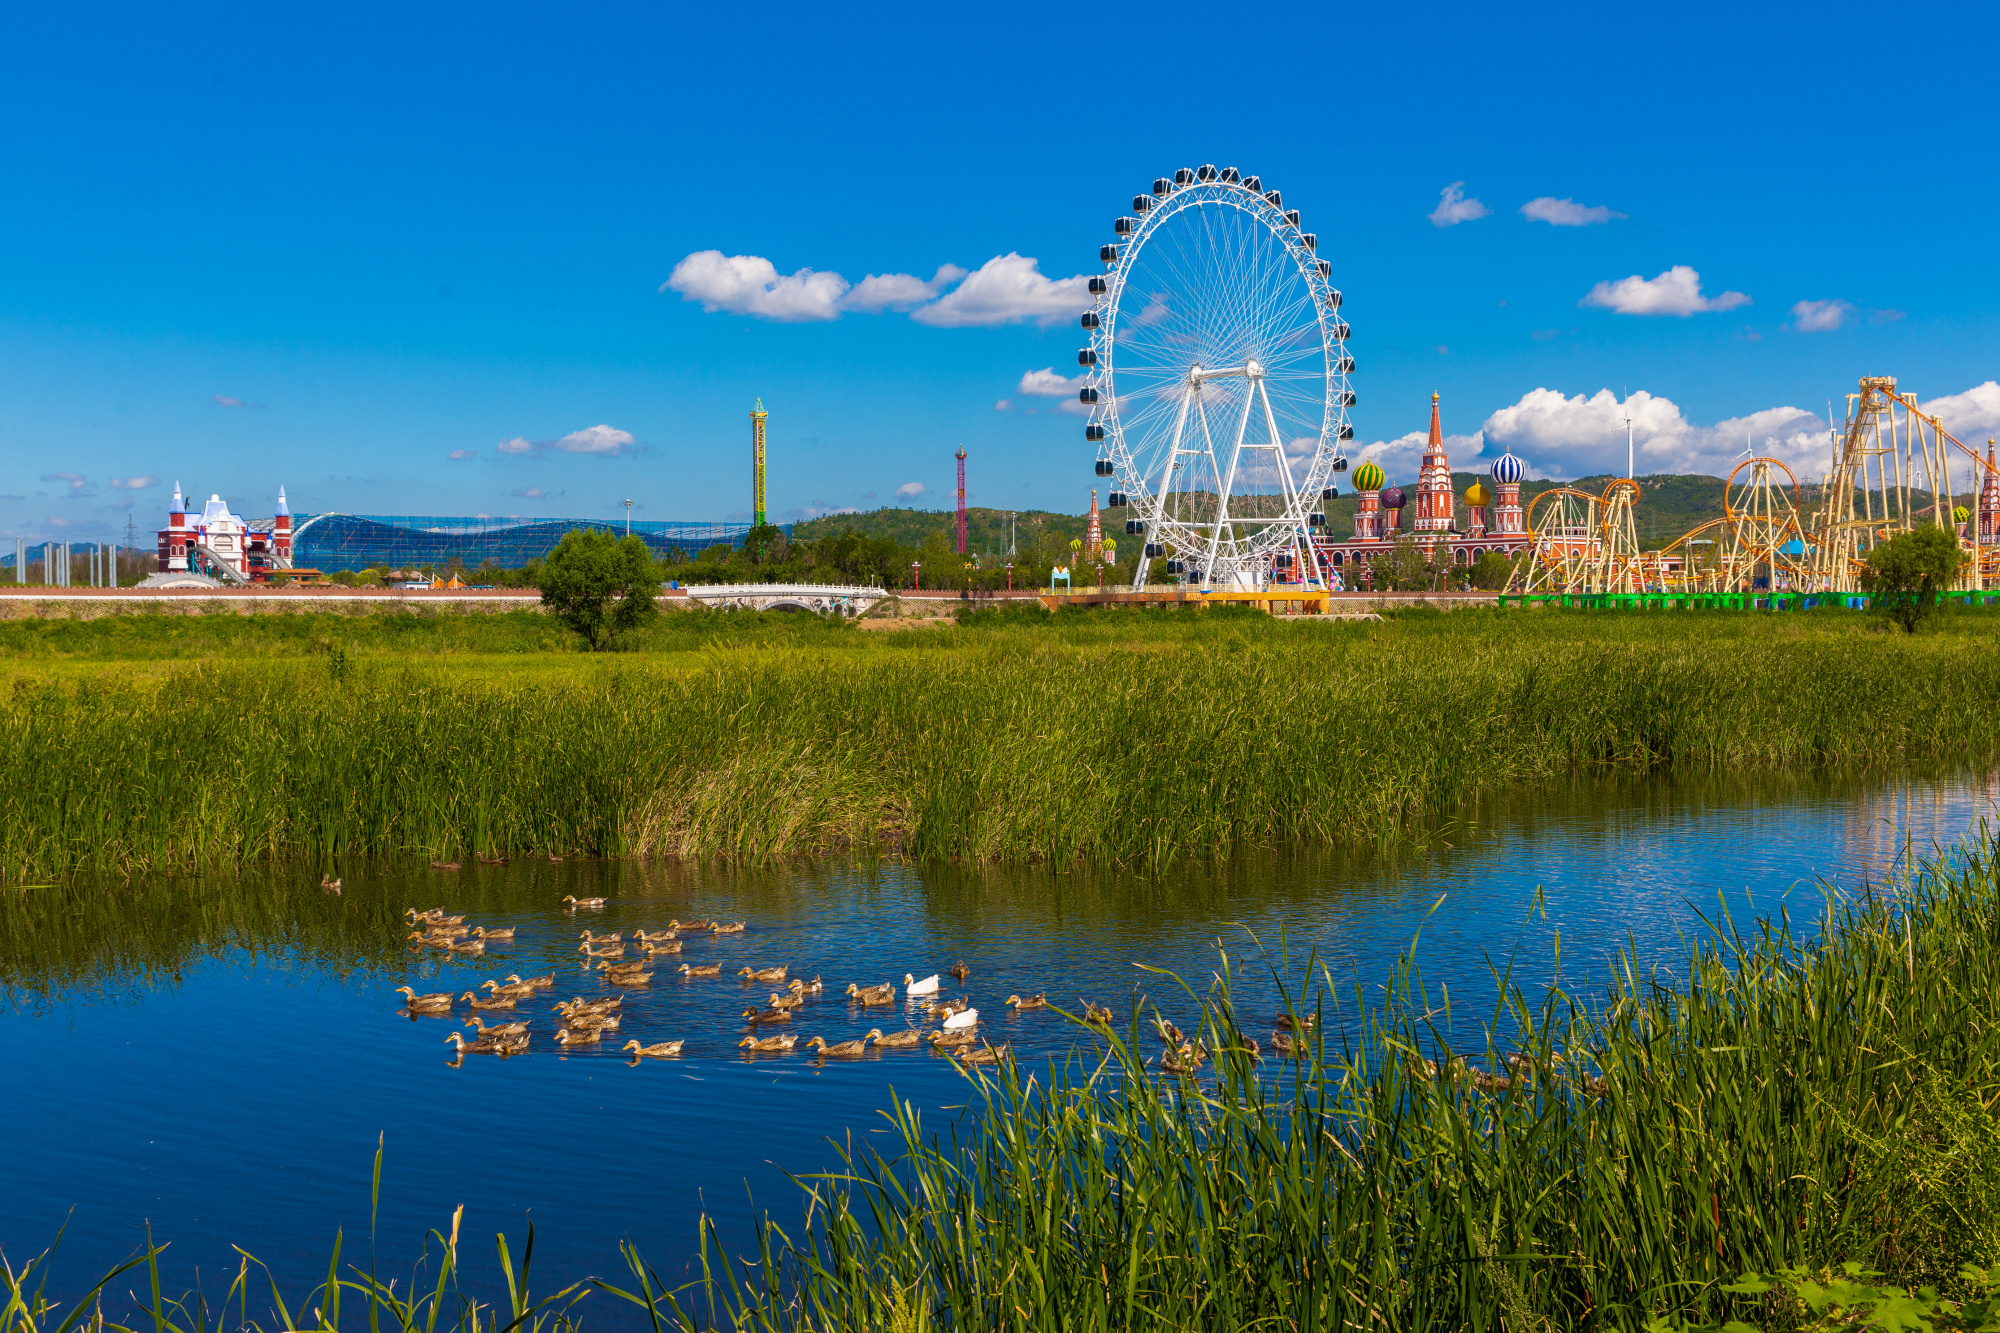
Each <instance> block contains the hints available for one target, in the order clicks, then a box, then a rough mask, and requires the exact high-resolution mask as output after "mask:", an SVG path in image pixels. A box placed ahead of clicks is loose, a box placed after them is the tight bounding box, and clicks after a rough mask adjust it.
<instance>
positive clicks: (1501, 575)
mask: <svg viewBox="0 0 2000 1333" xmlns="http://www.w3.org/2000/svg"><path fill="white" fill-rule="evenodd" d="M1513 568H1514V562H1513V561H1511V560H1509V559H1508V558H1507V557H1506V556H1504V555H1502V554H1501V553H1500V552H1498V551H1486V552H1483V553H1481V555H1480V557H1479V559H1478V560H1476V561H1474V562H1473V565H1472V586H1473V587H1475V588H1484V589H1486V590H1487V591H1488V592H1498V591H1499V590H1500V589H1502V588H1504V587H1506V586H1507V575H1508V574H1509V573H1511V572H1512V571H1513Z"/></svg>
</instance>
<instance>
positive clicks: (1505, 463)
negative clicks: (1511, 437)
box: [1493, 449, 1524, 486]
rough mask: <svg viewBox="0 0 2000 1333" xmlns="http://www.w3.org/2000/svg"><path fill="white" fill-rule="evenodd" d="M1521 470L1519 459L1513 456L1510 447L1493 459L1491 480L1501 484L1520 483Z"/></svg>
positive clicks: (1513, 484) (1516, 484)
mask: <svg viewBox="0 0 2000 1333" xmlns="http://www.w3.org/2000/svg"><path fill="white" fill-rule="evenodd" d="M1523 470H1524V469H1523V467H1522V465H1521V460H1520V459H1518V458H1516V457H1514V451H1513V450H1512V449H1509V450H1508V451H1507V452H1506V453H1504V454H1502V455H1500V456H1499V457H1498V458H1496V459H1494V460H1493V480H1494V481H1496V482H1498V483H1500V484H1501V485H1502V486H1518V485H1520V484H1521V473H1522V471H1523Z"/></svg>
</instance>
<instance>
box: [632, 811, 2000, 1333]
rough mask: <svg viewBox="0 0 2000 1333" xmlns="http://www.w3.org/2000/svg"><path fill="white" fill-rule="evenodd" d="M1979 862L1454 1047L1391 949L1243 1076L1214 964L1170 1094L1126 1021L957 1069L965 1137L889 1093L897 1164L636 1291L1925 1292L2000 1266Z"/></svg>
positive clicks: (1296, 1324) (1152, 1295) (859, 1159)
mask: <svg viewBox="0 0 2000 1333" xmlns="http://www.w3.org/2000/svg"><path fill="white" fill-rule="evenodd" d="M1995 851H1996V849H1995V846H1994V844H1993V843H1992V842H1991V841H1990V840H1989V841H1986V842H1985V843H1983V844H1982V845H1980V846H1978V847H1976V848H1975V849H1974V850H1973V851H1971V852H1970V853H1968V854H1966V855H1964V856H1963V857H1960V858H1957V859H1955V860H1953V861H1950V862H1947V863H1937V864H1932V865H1930V866H1928V867H1927V868H1926V869H1925V870H1924V872H1923V873H1922V874H1921V875H1920V876H1919V877H1918V878H1916V879H1915V880H1914V881H1912V882H1909V883H1906V884H1903V885H1901V886H1899V889H1898V891H1896V892H1893V893H1890V894H1883V893H1875V892H1869V893H1864V894H1862V895H1861V896H1859V897H1858V898H1855V899H1852V900H1850V901H1847V902H1844V903H1842V904H1840V905H1839V906H1837V907H1836V908H1835V909H1833V910H1831V911H1830V912H1829V914H1828V917H1827V919H1826V920H1825V921H1824V922H1823V923H1815V924H1817V925H1819V927H1820V930H1819V932H1818V934H1817V937H1816V938H1815V939H1813V940H1811V941H1807V940H1804V939H1802V938H1801V937H1800V936H1799V935H1797V934H1795V933H1794V932H1793V931H1792V929H1791V928H1790V926H1789V925H1788V924H1787V923H1785V922H1784V921H1782V920H1780V921H1777V922H1770V921H1765V922H1760V923H1758V924H1757V925H1756V926H1755V927H1754V928H1751V929H1749V930H1747V931H1739V930H1738V929H1736V928H1734V927H1732V926H1730V925H1729V924H1728V923H1726V922H1723V923H1718V925H1719V927H1720V929H1719V930H1718V932H1717V934H1716V936H1715V938H1714V939H1713V941H1712V942H1711V943H1709V944H1708V945H1706V946H1704V947H1702V948H1701V949H1700V950H1699V951H1698V952H1697V953H1696V954H1695V955H1694V956H1693V957H1692V959H1691V962H1690V965H1689V968H1688V971H1687V974H1686V976H1685V977H1683V978H1678V979H1675V980H1676V981H1677V984H1674V985H1667V984H1664V981H1663V980H1660V979H1655V978H1649V977H1642V976H1640V975H1639V974H1638V972H1637V969H1636V965H1634V964H1633V963H1632V960H1630V959H1628V960H1627V970H1626V972H1625V974H1624V976H1623V977H1622V979H1621V981H1620V982H1619V984H1618V985H1617V986H1616V987H1615V989H1614V990H1613V991H1612V992H1611V993H1610V994H1608V995H1604V996H1587V997H1577V996H1571V995H1567V994H1564V993H1562V992H1560V991H1551V992H1548V993H1546V994H1544V995H1542V996H1541V997H1540V998H1533V999H1531V998H1530V996H1529V995H1528V993H1526V992H1525V991H1524V990H1523V989H1521V988H1519V987H1509V988H1508V990H1507V992H1506V996H1505V999H1504V1000H1503V1001H1502V1003H1501V1005H1500V1007H1499V1008H1498V1009H1497V1010H1496V1011H1495V1012H1494V1013H1493V1014H1492V1015H1491V1022H1490V1026H1489V1034H1490V1036H1489V1041H1488V1044H1487V1046H1486V1048H1485V1049H1482V1050H1475V1051H1464V1052H1454V1051H1450V1050H1448V1049H1446V1048H1445V1045H1444V1042H1443V1040H1442V1037H1441V1034H1440V1031H1439V1023H1438V1020H1439V1019H1440V1018H1441V1017H1442V1016H1443V1010H1444V1008H1445V1003H1444V1000H1443V998H1442V997H1439V996H1432V995H1430V994H1427V993H1426V991H1425V988H1424V985H1423V983H1422V980H1421V977H1420V974H1419V970H1418V968H1417V966H1416V961H1415V958H1416V954H1415V949H1414V947H1413V950H1412V953H1411V955H1410V956H1409V957H1408V958H1406V960H1405V963H1404V966H1403V967H1402V968H1401V969H1400V971H1399V972H1398V974H1397V975H1396V977H1395V978H1394V980H1393V983H1392V985H1391V987H1390V990H1389V996H1388V999H1387V1000H1386V1002H1384V1003H1381V1004H1377V1005H1371V1006H1370V1007H1369V1009H1368V1015H1369V1016H1368V1018H1367V1021H1366V1022H1365V1023H1364V1024H1363V1025H1362V1026H1361V1027H1360V1028H1359V1029H1358V1030H1357V1031H1356V1032H1355V1035H1354V1037H1353V1040H1352V1041H1350V1042H1347V1043H1345V1044H1342V1045H1339V1046H1338V1047H1336V1046H1335V1044H1334V1043H1333V1042H1332V1041H1331V1040H1326V1039H1322V1040H1318V1041H1312V1042H1308V1043H1306V1044H1305V1045H1304V1046H1303V1047H1302V1048H1301V1050H1300V1052H1299V1054H1298V1055H1297V1056H1296V1058H1293V1059H1284V1058H1273V1057H1272V1055H1271V1052H1270V1046H1269V1043H1268V1040H1266V1042H1265V1047H1264V1049H1265V1052H1266V1059H1265V1060H1264V1061H1263V1062H1262V1063H1261V1064H1259V1063H1258V1062H1256V1060H1255V1059H1254V1058H1253V1057H1252V1056H1251V1055H1250V1054H1249V1052H1248V1047H1247V1042H1246V1037H1249V1036H1256V1037H1259V1038H1268V1033H1269V1026H1270V1024H1269V1022H1268V1021H1265V1020H1267V1018H1268V1016H1266V1015H1252V1014H1246V1013H1242V1012H1239V1011H1238V1010H1237V1009H1236V1008H1235V1007H1234V1006H1233V1005H1232V1004H1231V1002H1230V998H1229V988H1228V984H1227V981H1228V978H1227V971H1228V969H1227V968H1226V967H1225V968H1224V970H1223V972H1222V973H1220V974H1218V978H1217V981H1216V983H1215V985H1214V986H1213V988H1212V989H1211V990H1210V991H1209V992H1208V993H1207V994H1206V995H1204V996H1201V997H1199V998H1201V999H1202V1000H1203V1001H1204V1004H1203V1009H1202V1021H1201V1027H1200V1031H1201V1037H1202V1040H1204V1041H1205V1043H1206V1045H1207V1046H1208V1048H1209V1049H1210V1050H1211V1051H1212V1052H1213V1053H1214V1055H1215V1058H1214V1061H1213V1063H1212V1064H1211V1065H1210V1066H1209V1067H1208V1068H1207V1069H1205V1070H1204V1071H1203V1072H1202V1075H1201V1076H1200V1077H1199V1078H1195V1079H1189V1078H1182V1077H1172V1076H1168V1075H1164V1074H1162V1073H1161V1072H1160V1071H1159V1070H1158V1068H1157V1065H1155V1064H1154V1063H1152V1061H1151V1060H1150V1058H1149V1057H1150V1056H1151V1054H1152V1052H1154V1051H1157V1050H1158V1049H1159V1045H1158V1043H1157V1042H1156V1041H1155V1040H1154V1038H1153V1036H1152V1034H1151V1033H1150V1032H1149V1031H1146V1029H1145V1027H1144V1025H1143V1024H1142V1023H1141V1022H1140V1021H1139V1020H1138V1019H1136V1018H1135V1019H1134V1021H1133V1022H1132V1024H1131V1026H1130V1027H1129V1028H1128V1029H1127V1030H1126V1031H1124V1032H1123V1033H1107V1034H1103V1035H1101V1036H1095V1037H1090V1038H1087V1044H1088V1051H1087V1053H1086V1054H1082V1055H1080V1056H1078V1057H1077V1058H1075V1059H1074V1060H1073V1061H1072V1062H1071V1063H1070V1064H1069V1065H1067V1066H1066V1067H1058V1068H1056V1069H1054V1070H1052V1071H1049V1073H1048V1074H1046V1075H1043V1074H1031V1073H1030V1072H1028V1071H1025V1070H1021V1069H1017V1068H1014V1067H1011V1066H1008V1067H1003V1068H1001V1069H999V1070H998V1071H996V1072H995V1073H993V1074H991V1075H988V1076H981V1077H979V1078H978V1079H977V1082H978V1085H979V1086H978V1088H977V1091H976V1096H975V1107H974V1109H975V1110H976V1112H977V1114H976V1117H974V1118H973V1119H972V1120H971V1121H970V1122H969V1123H968V1124H967V1125H965V1126H964V1130H965V1137H963V1138H961V1137H959V1136H958V1131H957V1129H954V1130H953V1131H952V1132H951V1133H950V1134H944V1135H941V1134H940V1133H939V1131H938V1128H937V1127H936V1126H934V1125H932V1124H930V1123H928V1122H926V1121H925V1119H924V1118H923V1117H922V1116H921V1115H920V1114H919V1112H918V1110H917V1109H916V1107H915V1106H914V1105H913V1104H912V1103H909V1102H901V1101H899V1102H897V1103H896V1104H895V1105H894V1107H893V1111H892V1113H891V1116H890V1119H891V1121H892V1123H893V1125H894V1129H895V1133H896V1136H897V1138H898V1139H899V1140H900V1142H899V1146H898V1148H897V1150H896V1151H894V1152H893V1153H892V1154H891V1155H890V1156H889V1157H887V1158H884V1157H880V1156H874V1155H859V1154H856V1155H851V1156H850V1157H849V1159H848V1161H849V1169H848V1170H846V1171H844V1172H842V1173H839V1174H835V1175H831V1176H827V1177H814V1178H807V1179H804V1180H802V1181H801V1183H802V1185H804V1186H805V1187H806V1189H807V1191H808V1200H809V1207H808V1211H807V1213H806V1216H805V1218H804V1220H803V1222H802V1223H801V1224H800V1225H799V1226H798V1227H796V1228H790V1229H788V1228H785V1227H782V1226H781V1225H779V1224H778V1223H776V1222H770V1223H767V1224H766V1230H765V1236H764V1241H763V1244H762V1246H761V1248H760V1249H759V1251H758V1252H756V1253H755V1254H754V1255H752V1256H751V1258H750V1259H749V1260H747V1261H746V1260H742V1259H739V1258H736V1257H733V1254H732V1250H731V1249H730V1248H729V1247H727V1246H725V1244H724V1242H723V1238H722V1237H721V1236H720V1235H718V1234H716V1233H715V1232H714V1230H713V1228H712V1227H711V1228H710V1229H709V1232H708V1235H707V1236H706V1238H705V1246H704V1249H705V1259H706V1264H705V1267H706V1270H707V1272H708V1275H709V1280H708V1282H707V1284H706V1286H705V1287H702V1288H697V1289H696V1290H695V1291H694V1292H691V1293H682V1294H681V1295H679V1296H676V1297H674V1298H672V1299H671V1300H669V1299H662V1300H661V1301H660V1302H659V1308H660V1309H661V1310H662V1311H663V1312H664V1313H665V1316H666V1317H667V1318H669V1319H670V1320H671V1321H673V1322H675V1323H678V1324H682V1325H684V1326H688V1327H694V1326H707V1327H730V1328H735V1329H739V1330H753V1329H754V1330H805V1329H814V1330H831V1329H859V1328H870V1329H873V1328H919V1327H933V1328H954V1329H971V1328H977V1329H990V1330H1007V1331H1010V1333H1011V1331H1016V1330H1018V1331H1023V1333H1025V1331H1026V1330H1051V1331H1052V1333H1053V1330H1065V1331H1066V1333H1080V1331H1083V1330H1104V1329H1172V1330H1195V1329H1215V1330H1239V1329H1255V1328H1283V1329H1298V1330H1339V1329H1360V1328H1371V1329H1372V1328H1382V1329H1433V1328H1455V1329H1456V1328H1468V1329H1497V1328H1506V1329H1510V1330H1511V1329H1536V1328H1540V1329H1569V1328H1633V1327H1638V1326H1639V1325H1641V1324H1643V1323H1645V1322H1646V1320H1647V1319H1648V1317H1649V1316H1651V1315H1652V1314H1655V1313H1658V1312H1672V1313H1675V1314H1678V1315H1682V1316H1687V1317H1694V1318H1699V1319H1704V1320H1720V1319H1723V1318H1731V1317H1747V1318H1753V1319H1754V1318H1759V1317H1762V1316H1768V1315H1771V1314H1773V1313H1781V1312H1778V1311H1774V1310H1773V1309H1772V1308H1769V1307H1768V1306H1767V1305H1765V1304H1764V1303H1763V1301H1764V1299H1765V1298H1762V1297H1754V1296H1748V1295H1743V1294H1739V1293H1731V1292H1726V1291H1724V1290H1722V1288H1723V1286H1724V1285H1725V1284H1728V1283H1731V1282H1732V1281H1733V1280H1734V1279H1736V1278H1737V1277H1738V1276H1739V1275H1741V1274H1742V1273H1744V1272H1745V1271H1746V1270H1759V1271H1764V1272H1771V1271H1773V1270H1776V1269H1780V1268H1797V1269H1804V1270H1808V1271H1810V1270H1812V1269H1815V1268H1818V1267H1820V1266H1823V1265H1827V1264H1830V1263H1833V1262H1835V1261H1840V1260H1860V1261H1862V1262H1864V1263H1866V1264H1868V1265H1869V1266H1870V1267H1871V1268H1874V1269H1878V1270H1881V1271H1884V1272H1887V1273H1889V1274H1891V1275H1892V1276H1893V1277H1895V1278H1896V1279H1898V1280H1899V1281H1901V1282H1903V1283H1904V1284H1905V1285H1909V1286H1914V1285H1917V1284H1920V1283H1935V1284H1939V1285H1949V1284H1950V1283H1951V1282H1952V1280H1953V1279H1954V1277H1955V1275H1957V1274H1958V1273H1959V1271H1960V1269H1961V1266H1962V1265H1964V1264H1966V1263H1992V1262H1994V1261H1995V1260H1996V1259H2000V1127H1996V1125H1995V1123H1994V1117H1993V1113H1992V1112H1991V1110H1990V1109H1989V1107H1990V1105H1991V1104H1992V1102H1993V1100H1994V1098H1995V1097H1996V1096H2000V912H1996V908H1997V907H2000V865H1996V861H1995ZM1328 985H1329V983H1328V982H1327V981H1326V980H1325V979H1324V978H1322V980H1321V982H1320V983H1319V984H1317V985H1310V984H1309V985H1307V986H1305V987H1304V988H1302V989H1301V990H1300V991H1299V992H1297V993H1296V994H1295V995H1294V996H1293V997H1292V998H1291V1000H1290V1001H1289V1002H1288V1010H1287V1012H1290V1013H1294V1014H1300V1015H1302V1014H1304V1013H1310V1012H1315V1011H1319V1010H1322V1009H1324V1008H1325V1006H1326V1004H1327V1002H1328V999H1329V996H1328V990H1327V987H1328ZM1332 1026H1333V1025H1332V1024H1330V1023H1323V1024H1322V1025H1321V1030H1322V1031H1325V1030H1327V1029H1329V1028H1331V1027H1332ZM1192 1039H1193V1038H1192V1029H1190V1040H1192ZM1510 1054H1511V1055H1512V1056H1513V1061H1512V1068H1511V1071H1510V1067H1509V1064H1508V1063H1507V1057H1508V1056H1509V1055H1510ZM1426 1061H1429V1062H1431V1063H1430V1064H1426V1063H1425V1062H1426ZM1492 1075H1504V1076H1507V1077H1508V1079H1509V1086H1507V1087H1505V1088H1502V1087H1500V1086H1498V1085H1495V1084H1493V1083H1492V1082H1491V1081H1490V1076H1492Z"/></svg>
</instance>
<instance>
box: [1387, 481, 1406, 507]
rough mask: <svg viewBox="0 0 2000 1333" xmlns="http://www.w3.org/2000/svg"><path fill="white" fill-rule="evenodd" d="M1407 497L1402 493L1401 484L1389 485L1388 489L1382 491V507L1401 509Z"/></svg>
mask: <svg viewBox="0 0 2000 1333" xmlns="http://www.w3.org/2000/svg"><path fill="white" fill-rule="evenodd" d="M1407 499H1408V497H1407V496H1405V495H1404V494H1403V488H1402V487H1401V486H1391V487H1390V488H1389V489H1388V490H1386V491H1384V492H1382V507H1383V508H1384V509H1401V508H1402V507H1403V505H1404V503H1405V501H1406V500H1407Z"/></svg>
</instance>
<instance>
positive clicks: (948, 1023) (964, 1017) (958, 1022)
mask: <svg viewBox="0 0 2000 1333" xmlns="http://www.w3.org/2000/svg"><path fill="white" fill-rule="evenodd" d="M978 1021H979V1011H978V1010H977V1009H961V1010H959V1011H958V1012H957V1013H955V1014H952V1015H951V1016H949V1017H948V1018H946V1019H945V1020H944V1025H945V1027H946V1028H969V1027H971V1026H972V1025H973V1024H975V1023H977V1022H978Z"/></svg>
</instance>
